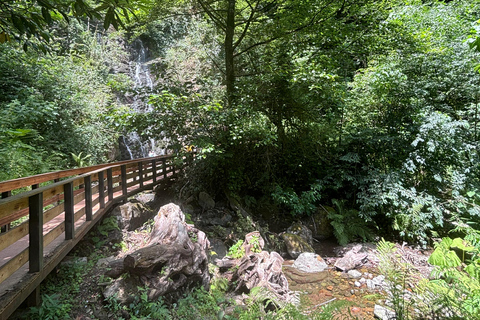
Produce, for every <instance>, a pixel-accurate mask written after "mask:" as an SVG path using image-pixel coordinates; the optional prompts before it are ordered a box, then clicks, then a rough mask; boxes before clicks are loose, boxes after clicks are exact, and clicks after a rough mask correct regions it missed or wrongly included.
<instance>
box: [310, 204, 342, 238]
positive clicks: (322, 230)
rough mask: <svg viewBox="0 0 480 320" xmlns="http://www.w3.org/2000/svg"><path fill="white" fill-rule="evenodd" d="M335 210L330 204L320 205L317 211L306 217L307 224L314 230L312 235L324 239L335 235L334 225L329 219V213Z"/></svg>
mask: <svg viewBox="0 0 480 320" xmlns="http://www.w3.org/2000/svg"><path fill="white" fill-rule="evenodd" d="M329 212H333V213H335V210H334V209H333V208H332V207H329V206H320V207H319V208H317V210H316V212H315V213H314V214H313V215H312V216H310V217H309V218H307V219H305V225H306V226H307V227H308V228H309V229H310V230H311V231H312V237H313V238H315V239H318V240H324V239H327V238H330V237H332V236H333V227H332V225H331V224H330V219H328V213H329Z"/></svg>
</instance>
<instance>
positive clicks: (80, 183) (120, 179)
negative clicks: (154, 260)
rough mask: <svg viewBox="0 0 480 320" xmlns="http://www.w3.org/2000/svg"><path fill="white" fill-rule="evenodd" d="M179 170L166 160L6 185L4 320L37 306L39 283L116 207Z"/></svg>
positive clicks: (1, 278)
mask: <svg viewBox="0 0 480 320" xmlns="http://www.w3.org/2000/svg"><path fill="white" fill-rule="evenodd" d="M175 172H176V169H175V168H174V165H173V157H172V156H161V157H153V158H144V159H137V160H129V161H123V162H117V163H114V164H102V165H97V166H92V167H86V168H78V169H72V170H65V171H58V172H52V173H46V174H41V175H36V176H32V177H27V178H21V179H16V180H10V181H5V182H1V183H0V192H1V194H2V199H1V200H0V226H3V227H2V233H1V234H0V320H1V319H7V318H8V317H9V316H10V314H11V313H12V312H13V311H15V309H16V308H18V306H19V305H20V304H21V303H22V302H23V301H24V300H27V302H29V304H31V305H34V304H36V303H38V300H39V296H40V293H39V284H40V282H41V281H42V280H43V279H44V278H45V277H46V276H47V275H48V274H49V273H50V272H51V271H52V270H53V268H54V267H56V266H57V264H58V263H59V262H60V261H61V260H62V259H63V258H64V257H65V256H66V255H67V253H68V252H69V251H70V250H71V249H72V248H73V247H74V246H75V245H76V244H77V243H78V241H80V240H81V239H82V238H83V236H84V235H85V234H86V233H87V232H88V231H89V230H90V229H91V227H93V226H94V225H95V223H97V222H98V221H99V220H100V219H101V218H102V216H103V215H104V213H105V212H107V211H108V210H109V209H110V208H111V207H112V206H113V205H114V204H116V203H118V202H120V201H125V200H126V199H127V197H129V196H131V195H133V194H135V193H137V192H139V191H142V190H144V189H148V188H153V186H155V185H157V184H159V183H160V182H162V181H166V180H167V179H170V178H171V177H173V176H174V174H175ZM61 179H63V180H61ZM42 185H44V186H42ZM27 187H30V188H28V189H31V190H30V191H24V192H20V193H18V192H19V191H23V190H25V189H26V188H27ZM12 191H14V192H13V193H16V192H17V193H18V194H15V195H13V196H12ZM26 216H28V219H27V220H26V221H24V222H22V223H20V224H18V225H17V226H15V227H13V228H9V226H10V225H11V223H12V222H14V221H18V219H20V218H22V217H26ZM27 262H28V263H27Z"/></svg>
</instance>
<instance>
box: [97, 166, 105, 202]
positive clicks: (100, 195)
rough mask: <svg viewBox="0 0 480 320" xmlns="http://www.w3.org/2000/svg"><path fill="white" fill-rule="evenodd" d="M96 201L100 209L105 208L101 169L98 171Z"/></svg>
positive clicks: (103, 182) (103, 181)
mask: <svg viewBox="0 0 480 320" xmlns="http://www.w3.org/2000/svg"><path fill="white" fill-rule="evenodd" d="M98 201H99V203H100V209H102V208H105V180H104V177H103V171H100V172H99V173H98Z"/></svg>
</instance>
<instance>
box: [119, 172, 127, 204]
mask: <svg viewBox="0 0 480 320" xmlns="http://www.w3.org/2000/svg"><path fill="white" fill-rule="evenodd" d="M120 171H121V173H122V177H121V179H122V194H123V197H124V199H123V201H127V166H126V165H122V166H121V167H120Z"/></svg>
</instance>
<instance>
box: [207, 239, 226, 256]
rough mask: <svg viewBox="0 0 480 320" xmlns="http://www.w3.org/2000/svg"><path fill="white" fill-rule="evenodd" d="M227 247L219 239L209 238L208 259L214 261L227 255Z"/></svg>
mask: <svg viewBox="0 0 480 320" xmlns="http://www.w3.org/2000/svg"><path fill="white" fill-rule="evenodd" d="M227 252H228V249H227V247H226V246H225V243H223V241H222V240H220V239H211V240H210V259H211V260H213V261H215V260H216V259H223V258H224V257H225V256H226V255H227Z"/></svg>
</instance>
